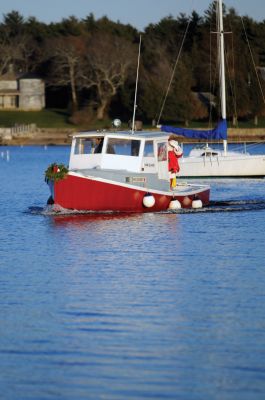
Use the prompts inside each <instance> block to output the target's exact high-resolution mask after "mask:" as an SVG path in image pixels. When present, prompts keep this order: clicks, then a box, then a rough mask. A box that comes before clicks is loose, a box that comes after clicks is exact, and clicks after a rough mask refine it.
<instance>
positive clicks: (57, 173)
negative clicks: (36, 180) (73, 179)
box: [45, 163, 68, 183]
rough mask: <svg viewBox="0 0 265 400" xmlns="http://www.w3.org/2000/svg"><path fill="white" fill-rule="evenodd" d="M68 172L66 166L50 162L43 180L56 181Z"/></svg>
mask: <svg viewBox="0 0 265 400" xmlns="http://www.w3.org/2000/svg"><path fill="white" fill-rule="evenodd" d="M67 174H68V168H67V167H66V166H65V165H64V164H57V163H52V164H50V165H49V166H48V168H47V169H46V171H45V182H47V183H48V182H49V181H55V182H58V181H60V180H61V179H64V178H65V177H66V175H67Z"/></svg>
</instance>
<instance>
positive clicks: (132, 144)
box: [106, 137, 141, 157]
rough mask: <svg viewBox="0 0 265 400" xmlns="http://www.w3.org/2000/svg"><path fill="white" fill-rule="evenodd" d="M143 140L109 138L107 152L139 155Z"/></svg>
mask: <svg viewBox="0 0 265 400" xmlns="http://www.w3.org/2000/svg"><path fill="white" fill-rule="evenodd" d="M140 143H141V141H140V140H138V139H122V138H111V137H110V138H108V141H107V151H106V153H107V154H117V155H121V156H133V157H138V156H139V151H140Z"/></svg>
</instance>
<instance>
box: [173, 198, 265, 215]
mask: <svg viewBox="0 0 265 400" xmlns="http://www.w3.org/2000/svg"><path fill="white" fill-rule="evenodd" d="M258 210H265V201H264V200H227V201H225V200H224V201H211V202H210V204H209V205H208V206H207V207H203V208H199V209H183V208H182V209H180V210H176V211H173V213H174V214H189V213H202V212H203V213H218V212H219V213H220V212H241V211H258ZM168 212H170V213H171V212H172V211H168Z"/></svg>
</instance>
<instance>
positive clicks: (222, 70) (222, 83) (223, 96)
mask: <svg viewBox="0 0 265 400" xmlns="http://www.w3.org/2000/svg"><path fill="white" fill-rule="evenodd" d="M217 11H218V36H217V37H218V49H219V63H220V92H221V96H220V97H221V115H222V119H226V90H225V57H224V25H223V2H222V0H218V4H217ZM223 146H224V154H225V155H226V153H227V140H223Z"/></svg>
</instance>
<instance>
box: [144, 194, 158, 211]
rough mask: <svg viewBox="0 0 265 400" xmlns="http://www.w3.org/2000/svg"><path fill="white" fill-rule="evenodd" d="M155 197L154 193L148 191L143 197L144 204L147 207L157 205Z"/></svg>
mask: <svg viewBox="0 0 265 400" xmlns="http://www.w3.org/2000/svg"><path fill="white" fill-rule="evenodd" d="M155 202H156V200H155V198H154V196H153V195H152V194H150V193H146V194H145V195H144V198H143V205H144V206H145V207H147V208H150V207H153V206H154V205H155Z"/></svg>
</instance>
